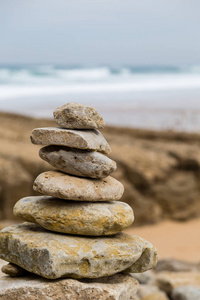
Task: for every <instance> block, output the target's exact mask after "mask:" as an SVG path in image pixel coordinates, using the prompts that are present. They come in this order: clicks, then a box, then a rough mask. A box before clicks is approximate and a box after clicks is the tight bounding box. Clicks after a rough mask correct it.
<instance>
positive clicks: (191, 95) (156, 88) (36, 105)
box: [0, 65, 200, 132]
mask: <svg viewBox="0 0 200 300" xmlns="http://www.w3.org/2000/svg"><path fill="white" fill-rule="evenodd" d="M67 102H78V103H85V104H88V105H92V106H94V107H95V108H97V109H98V111H99V112H100V113H101V114H102V115H103V117H104V120H105V121H106V123H107V124H110V125H119V126H129V127H135V128H149V129H158V130H159V129H164V130H166V129H167V130H168V129H173V130H178V131H195V132H198V131H200V66H198V65H196V66H195V65H194V66H189V67H180V66H179V67H178V66H164V67H163V66H160V67H152V66H151V67H149V66H137V67H136V66H135V67H134V66H123V67H118V68H115V67H109V66H98V67H84V66H55V65H28V66H27V65H26V66H0V111H8V112H14V113H20V114H25V115H30V116H36V117H44V118H52V111H53V110H54V108H56V107H57V106H60V105H63V104H64V103H67Z"/></svg>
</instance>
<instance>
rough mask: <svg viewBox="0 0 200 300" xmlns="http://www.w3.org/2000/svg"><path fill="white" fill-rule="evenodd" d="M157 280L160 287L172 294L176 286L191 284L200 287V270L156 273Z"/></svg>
mask: <svg viewBox="0 0 200 300" xmlns="http://www.w3.org/2000/svg"><path fill="white" fill-rule="evenodd" d="M155 278H156V282H157V285H158V286H159V288H160V289H162V290H163V291H165V292H166V293H167V294H170V293H171V292H172V290H173V289H174V288H176V287H180V286H184V285H191V286H195V287H197V288H200V273H199V272H180V273H177V272H162V273H158V274H157V275H156V277H155Z"/></svg>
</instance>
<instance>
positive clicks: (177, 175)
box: [152, 171, 200, 221]
mask: <svg viewBox="0 0 200 300" xmlns="http://www.w3.org/2000/svg"><path fill="white" fill-rule="evenodd" d="M152 194H153V196H154V197H155V199H156V201H157V203H159V204H160V205H161V206H162V207H163V211H164V214H165V216H169V215H170V217H171V218H172V219H176V220H182V221H183V220H187V219H189V218H191V217H195V216H197V215H198V214H199V211H200V194H199V179H198V178H197V176H196V174H193V173H192V172H191V171H190V172H185V171H177V172H174V173H173V174H171V176H169V178H168V179H167V180H166V181H165V182H158V183H156V184H155V185H153V186H152ZM171 199H173V201H172V200H171ZM186 207H187V210H186V209H185V208H186Z"/></svg>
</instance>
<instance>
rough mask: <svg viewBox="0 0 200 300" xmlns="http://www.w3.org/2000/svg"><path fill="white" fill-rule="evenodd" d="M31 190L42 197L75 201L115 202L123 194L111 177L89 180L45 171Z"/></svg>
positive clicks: (118, 184)
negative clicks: (42, 195)
mask: <svg viewBox="0 0 200 300" xmlns="http://www.w3.org/2000/svg"><path fill="white" fill-rule="evenodd" d="M33 189H34V190H35V191H37V192H39V193H42V194H44V195H48V196H52V197H56V198H61V199H67V200H76V201H92V202H95V201H117V200H119V199H120V198H121V197H122V195H123V192H124V187H123V185H122V184H121V183H120V182H119V181H117V180H116V179H114V178H113V177H111V176H108V177H106V178H104V179H89V178H79V177H75V176H70V175H67V174H65V173H62V172H57V171H47V172H44V173H41V174H40V175H39V176H38V177H37V178H36V179H35V181H34V184H33Z"/></svg>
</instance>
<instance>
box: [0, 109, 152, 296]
mask: <svg viewBox="0 0 200 300" xmlns="http://www.w3.org/2000/svg"><path fill="white" fill-rule="evenodd" d="M54 118H55V121H56V122H57V124H58V126H59V127H48V128H37V129H34V130H33V131H32V133H31V141H32V143H33V144H37V145H45V147H43V148H42V149H40V152H39V155H40V157H41V158H42V159H43V160H45V161H47V162H48V163H49V164H50V165H51V166H53V167H55V168H56V170H55V171H47V172H44V173H42V174H40V175H39V176H38V177H37V178H36V179H35V182H34V185H33V188H34V190H35V191H37V192H39V193H41V194H43V196H31V197H25V198H23V199H21V200H20V201H18V202H17V203H16V205H15V207H14V214H15V216H17V217H19V218H21V219H23V220H25V221H27V222H25V223H22V224H20V225H14V226H10V227H7V228H5V229H3V230H2V231H1V232H0V258H2V259H4V260H6V261H8V262H10V263H12V264H15V265H17V266H19V267H21V268H23V269H25V270H26V271H29V272H31V273H34V274H37V275H40V276H42V277H45V278H48V279H57V278H66V277H70V278H91V279H94V278H100V277H105V276H111V275H114V274H116V273H119V272H123V273H135V272H136V273H138V272H144V271H146V270H148V269H151V268H153V267H154V266H155V264H156V259H157V252H156V249H155V248H154V247H153V246H152V245H151V244H150V243H149V242H147V241H146V240H144V239H142V238H140V237H138V236H133V235H128V234H125V233H122V232H121V231H122V230H123V229H125V228H127V227H128V226H130V225H131V223H132V222H133V220H134V216H133V211H132V209H131V207H130V206H129V205H128V204H126V203H124V202H120V201H118V200H119V199H120V198H121V197H122V194H123V191H124V188H123V185H122V184H121V183H120V182H119V181H117V180H116V179H114V178H113V177H111V176H110V174H111V173H112V172H114V171H115V170H116V163H115V162H114V161H113V160H111V159H110V158H108V157H107V156H106V154H109V153H110V152H111V149H110V146H109V145H108V143H107V141H106V140H105V138H104V137H103V135H102V134H101V133H100V132H99V131H98V129H99V128H103V127H104V121H103V119H102V117H101V116H100V115H99V114H98V113H97V112H96V110H95V109H93V108H92V107H89V106H86V105H80V104H76V103H68V104H66V105H63V106H62V107H59V108H57V109H56V110H55V111H54ZM20 270H21V269H20ZM3 271H5V273H6V267H4V269H3ZM123 276H124V275H123ZM127 276H128V275H127ZM133 280H134V279H133ZM127 299H128V298H127Z"/></svg>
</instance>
